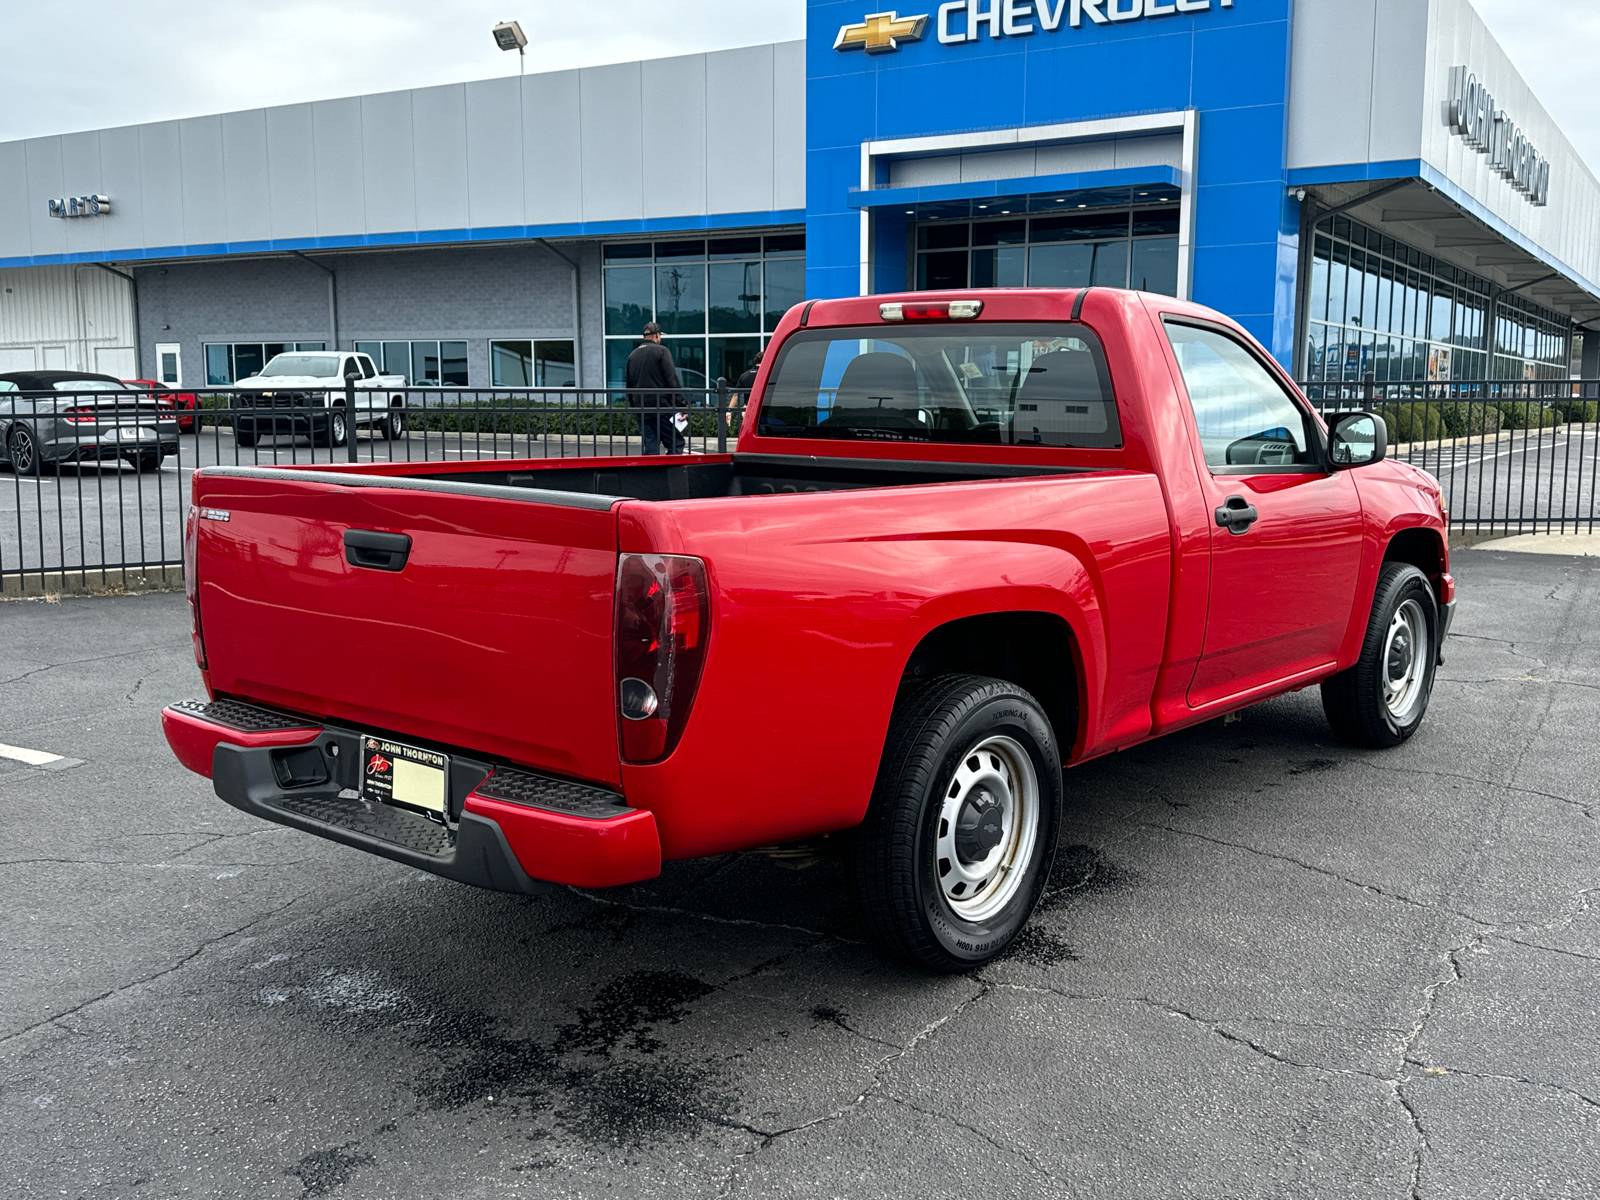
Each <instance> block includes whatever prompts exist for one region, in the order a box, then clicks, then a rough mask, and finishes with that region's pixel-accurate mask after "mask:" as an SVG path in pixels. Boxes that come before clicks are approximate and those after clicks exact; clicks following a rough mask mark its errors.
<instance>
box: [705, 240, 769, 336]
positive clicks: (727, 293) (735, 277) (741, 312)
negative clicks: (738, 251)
mask: <svg viewBox="0 0 1600 1200" xmlns="http://www.w3.org/2000/svg"><path fill="white" fill-rule="evenodd" d="M712 244H713V245H715V244H716V243H712ZM710 273H711V308H710V324H711V332H712V333H759V332H761V264H760V263H759V262H714V263H712V264H711V268H710Z"/></svg>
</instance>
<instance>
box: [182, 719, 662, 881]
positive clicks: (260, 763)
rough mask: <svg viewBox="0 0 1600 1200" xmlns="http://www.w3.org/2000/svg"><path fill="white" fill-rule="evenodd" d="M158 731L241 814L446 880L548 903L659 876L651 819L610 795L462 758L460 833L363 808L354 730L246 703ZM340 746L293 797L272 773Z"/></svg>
mask: <svg viewBox="0 0 1600 1200" xmlns="http://www.w3.org/2000/svg"><path fill="white" fill-rule="evenodd" d="M161 721H162V728H163V730H164V731H165V733H166V735H167V742H168V744H169V745H171V746H172V749H173V752H174V753H175V754H176V755H177V756H178V759H179V761H181V762H182V763H183V764H184V765H185V766H187V767H188V768H189V769H190V770H192V771H195V772H196V773H198V774H201V775H206V776H208V777H209V778H210V779H211V781H212V786H213V787H214V788H215V790H216V793H217V795H218V796H219V797H221V799H223V800H224V801H226V802H227V803H229V804H231V805H233V806H234V807H235V808H238V809H241V810H242V811H244V812H248V813H251V814H253V815H255V816H258V817H261V818H263V819H264V820H268V821H273V822H275V823H277V824H279V825H286V826H289V827H290V828H294V829H299V830H302V831H304V832H306V833H312V834H315V835H317V836H318V837H323V838H327V839H329V840H330V841H335V842H340V843H342V844H344V845H347V846H354V847H355V848H357V849H360V850H365V851H367V852H368V853H370V854H376V855H379V856H380V857H383V858H388V859H392V860H394V861H396V862H403V863H405V864H407V865H408V866H413V867H416V868H417V869H419V870H423V871H429V872H432V873H433V874H435V875H442V876H444V877H445V878H447V879H455V880H457V881H459V882H461V883H470V884H473V885H474V886H476V887H483V888H490V889H493V890H495V891H503V892H514V893H519V894H522V895H540V894H542V893H544V892H548V891H549V890H550V888H551V885H552V884H569V885H571V886H574V887H615V886H618V885H620V884H625V883H636V882H638V881H640V880H643V879H653V878H655V877H656V876H657V875H659V874H660V873H661V841H660V837H659V835H658V834H657V831H656V823H655V817H654V815H653V814H651V813H650V812H649V811H647V810H644V809H633V808H628V807H626V805H625V803H624V802H623V799H622V797H621V796H620V795H617V794H616V793H614V792H610V791H608V790H606V789H604V788H598V787H593V786H590V785H586V784H580V783H575V782H572V781H570V780H563V779H557V778H554V777H552V776H545V775H539V774H535V773H533V772H529V771H524V770H520V769H517V768H513V767H508V766H504V765H493V764H487V763H483V764H479V763H470V762H468V761H466V760H463V759H456V760H454V763H455V766H454V769H453V772H452V784H451V786H452V788H453V789H456V796H457V797H458V798H459V808H458V809H456V812H457V817H458V819H457V821H456V822H455V823H454V825H453V826H451V825H447V824H445V823H442V822H440V821H438V820H433V819H430V818H428V817H426V816H424V815H422V814H421V813H416V812H412V811H409V810H407V809H402V808H397V807H394V806H391V805H388V804H383V803H379V802H375V801H368V800H365V799H363V798H361V797H360V796H358V795H357V793H356V792H354V791H352V790H351V789H350V787H349V786H346V785H349V784H352V783H355V782H356V781H355V780H354V779H348V778H341V775H342V774H348V773H349V768H350V766H351V765H353V764H355V763H357V762H359V761H360V737H361V735H360V734H359V733H358V732H357V731H354V730H346V729H342V728H339V727H336V726H322V725H313V724H310V723H308V722H306V721H305V720H304V719H303V718H297V717H294V716H292V715H290V714H281V713H274V712H270V711H268V710H265V709H259V708H255V707H254V706H252V705H244V704H240V703H239V702H237V701H214V702H212V703H211V704H207V703H206V702H205V701H186V702H184V703H182V704H176V705H172V706H170V707H168V708H167V709H165V710H164V711H163V712H162V714H161ZM335 743H338V744H341V745H342V744H344V743H348V749H346V750H345V751H344V752H343V753H342V754H340V755H339V756H338V757H335V758H328V757H326V755H324V754H323V749H320V748H319V749H313V750H312V751H311V752H310V753H311V754H312V756H313V757H316V756H318V755H323V763H324V766H325V768H326V769H325V771H324V772H322V773H323V774H325V776H326V777H325V779H323V780H322V781H320V782H314V783H308V784H305V785H296V786H290V787H285V786H284V784H283V782H282V778H283V777H285V771H284V764H283V763H282V762H279V763H277V764H276V765H275V763H274V758H275V756H276V757H277V758H279V759H282V758H283V757H284V756H285V755H286V754H289V753H293V754H295V755H297V756H304V755H305V754H306V753H307V750H306V749H305V747H308V746H310V747H318V746H320V747H323V748H325V747H328V746H331V745H333V744H335ZM296 748H299V749H296ZM303 763H304V759H303V758H301V757H297V759H296V767H295V769H294V770H292V771H290V772H288V775H289V776H300V777H305V776H306V775H307V774H310V775H315V774H317V773H318V772H317V771H315V770H312V771H311V772H309V773H308V772H306V771H305V770H304V769H303ZM462 791H465V793H466V794H465V796H464V797H461V796H460V793H461V792H462ZM452 807H453V808H455V805H454V804H453V805H452Z"/></svg>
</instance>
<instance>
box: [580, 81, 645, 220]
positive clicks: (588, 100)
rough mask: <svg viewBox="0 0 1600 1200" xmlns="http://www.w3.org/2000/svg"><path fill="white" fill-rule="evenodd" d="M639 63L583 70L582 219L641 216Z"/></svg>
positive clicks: (641, 115)
mask: <svg viewBox="0 0 1600 1200" xmlns="http://www.w3.org/2000/svg"><path fill="white" fill-rule="evenodd" d="M641 74H642V72H641V69H640V65H639V64H638V63H619V64H617V65H616V66H608V67H590V68H589V69H587V70H585V71H584V72H583V76H582V81H581V85H580V86H581V88H582V96H581V115H580V118H579V119H580V120H581V121H582V123H583V217H584V220H585V221H625V220H630V219H631V220H637V219H639V218H641V217H643V216H644V212H645V204H644V161H643V159H644V144H643V126H644V102H643V96H642V91H641V89H642V82H641Z"/></svg>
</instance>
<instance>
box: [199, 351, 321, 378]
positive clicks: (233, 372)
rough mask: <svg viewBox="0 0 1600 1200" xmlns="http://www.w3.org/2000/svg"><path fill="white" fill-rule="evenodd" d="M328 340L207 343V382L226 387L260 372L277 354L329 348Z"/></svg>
mask: <svg viewBox="0 0 1600 1200" xmlns="http://www.w3.org/2000/svg"><path fill="white" fill-rule="evenodd" d="M326 349H327V344H326V343H325V342H207V343H206V344H205V351H206V383H207V384H208V385H209V386H211V387H227V386H228V385H229V384H230V383H238V382H239V380H241V379H249V378H250V376H252V375H259V374H260V373H261V368H262V367H264V366H266V365H267V364H268V363H269V362H271V361H272V360H273V359H274V358H276V357H277V356H278V355H280V354H283V353H284V352H286V351H291V350H326Z"/></svg>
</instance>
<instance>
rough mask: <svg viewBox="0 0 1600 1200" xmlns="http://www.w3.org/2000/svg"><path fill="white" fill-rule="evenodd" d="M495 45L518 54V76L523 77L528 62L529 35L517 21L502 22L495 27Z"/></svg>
mask: <svg viewBox="0 0 1600 1200" xmlns="http://www.w3.org/2000/svg"><path fill="white" fill-rule="evenodd" d="M494 44H495V45H496V46H499V47H500V49H502V50H515V51H516V52H517V74H518V75H521V74H522V73H523V71H524V69H525V68H526V66H527V62H528V51H527V46H528V35H527V34H525V33H523V32H522V26H521V25H519V24H517V22H515V21H501V22H500V24H498V25H496V26H495V27H494Z"/></svg>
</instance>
